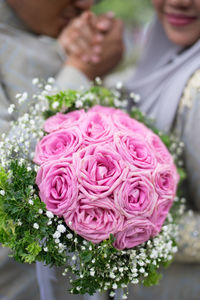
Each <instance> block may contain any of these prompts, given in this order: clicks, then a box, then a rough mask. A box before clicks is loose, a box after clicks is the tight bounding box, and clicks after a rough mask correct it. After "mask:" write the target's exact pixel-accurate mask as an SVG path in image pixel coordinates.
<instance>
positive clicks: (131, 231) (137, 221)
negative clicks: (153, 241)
mask: <svg viewBox="0 0 200 300" xmlns="http://www.w3.org/2000/svg"><path fill="white" fill-rule="evenodd" d="M156 233H157V229H156V228H155V226H154V224H153V223H151V222H150V221H149V220H148V219H146V218H134V219H132V220H129V221H127V222H126V224H125V225H124V228H123V230H122V231H119V232H118V233H116V234H115V238H116V240H115V242H114V246H115V247H116V248H118V249H120V250H123V249H125V248H128V249H129V248H133V247H135V246H137V245H140V244H142V243H144V242H146V241H147V240H149V239H150V238H151V237H153V236H154V235H156Z"/></svg>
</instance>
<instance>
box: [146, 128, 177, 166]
mask: <svg viewBox="0 0 200 300" xmlns="http://www.w3.org/2000/svg"><path fill="white" fill-rule="evenodd" d="M149 133H150V134H148V135H147V141H148V143H149V145H150V147H151V149H152V150H153V152H154V154H155V156H156V158H157V161H158V162H159V163H160V164H171V163H173V159H172V156H171V154H170V153H169V151H168V149H167V147H166V146H165V145H164V143H163V142H162V141H161V139H160V138H159V136H157V135H155V134H154V133H152V132H150V131H149Z"/></svg>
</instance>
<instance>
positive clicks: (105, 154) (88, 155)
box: [73, 144, 128, 200]
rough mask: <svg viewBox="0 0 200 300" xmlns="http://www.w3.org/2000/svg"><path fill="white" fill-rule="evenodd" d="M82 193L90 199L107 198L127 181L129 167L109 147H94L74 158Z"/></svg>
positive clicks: (80, 152) (85, 149)
mask: <svg viewBox="0 0 200 300" xmlns="http://www.w3.org/2000/svg"><path fill="white" fill-rule="evenodd" d="M73 165H74V167H75V169H76V174H77V177H78V181H79V183H80V190H81V192H82V193H83V194H84V195H85V196H86V197H88V198H90V199H93V200H95V199H97V198H105V197H107V196H109V195H110V194H111V193H112V191H113V190H114V189H115V188H116V187H117V186H118V185H119V184H120V183H121V182H122V181H123V180H125V179H126V176H127V172H128V167H127V166H126V165H125V164H124V162H123V161H122V159H121V157H120V155H119V154H118V153H117V152H116V151H115V150H114V149H113V148H112V147H111V145H110V146H108V145H104V144H103V145H99V144H97V145H92V146H89V147H87V148H84V149H83V150H80V151H79V152H78V153H77V154H74V156H73Z"/></svg>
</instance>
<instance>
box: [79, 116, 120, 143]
mask: <svg viewBox="0 0 200 300" xmlns="http://www.w3.org/2000/svg"><path fill="white" fill-rule="evenodd" d="M81 130H82V133H83V136H84V138H85V143H86V144H91V143H102V142H109V141H112V139H113V131H114V126H113V124H112V122H111V120H110V118H109V117H108V116H106V115H104V114H103V113H97V112H88V113H87V117H86V118H85V119H84V120H83V121H82V123H81Z"/></svg>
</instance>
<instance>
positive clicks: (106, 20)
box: [96, 11, 115, 32]
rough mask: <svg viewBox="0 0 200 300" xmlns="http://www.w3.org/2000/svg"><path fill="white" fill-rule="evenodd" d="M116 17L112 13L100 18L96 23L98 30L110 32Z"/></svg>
mask: <svg viewBox="0 0 200 300" xmlns="http://www.w3.org/2000/svg"><path fill="white" fill-rule="evenodd" d="M114 16H115V14H114V13H113V12H112V11H111V12H107V13H106V14H103V15H101V16H99V17H98V18H97V21H96V28H97V29H98V30H100V31H103V32H107V31H109V30H110V29H111V27H112V25H113V20H114Z"/></svg>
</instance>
